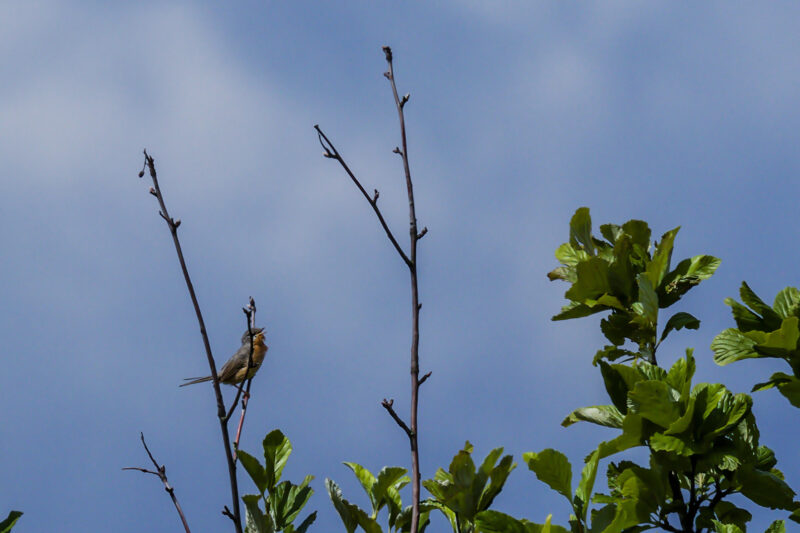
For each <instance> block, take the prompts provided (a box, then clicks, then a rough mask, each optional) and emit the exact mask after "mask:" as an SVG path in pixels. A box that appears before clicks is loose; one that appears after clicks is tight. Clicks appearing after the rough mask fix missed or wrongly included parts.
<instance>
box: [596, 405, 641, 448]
mask: <svg viewBox="0 0 800 533" xmlns="http://www.w3.org/2000/svg"><path fill="white" fill-rule="evenodd" d="M643 440H644V419H643V418H642V417H641V416H639V415H638V414H635V413H628V414H627V415H625V419H624V420H623V421H622V435H620V436H618V437H617V438H615V439H612V440H610V441H606V442H601V443H600V445H599V446H598V447H597V453H598V456H599V459H605V458H606V457H608V456H610V455H614V454H615V453H619V452H621V451H625V450H627V449H629V448H633V447H635V446H641V445H642V444H643Z"/></svg>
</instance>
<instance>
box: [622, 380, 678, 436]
mask: <svg viewBox="0 0 800 533" xmlns="http://www.w3.org/2000/svg"><path fill="white" fill-rule="evenodd" d="M628 409H629V410H631V411H633V412H634V413H637V414H638V415H640V416H641V417H642V418H645V419H647V420H649V421H651V422H653V423H655V424H658V425H659V426H661V427H662V428H668V427H669V426H670V424H672V423H673V422H674V421H675V420H677V419H678V418H679V417H680V410H679V407H678V404H677V402H675V401H674V400H673V396H672V393H671V392H670V387H669V385H667V384H666V383H664V382H663V381H650V380H648V381H640V382H638V383H637V384H636V386H635V387H634V388H633V390H632V391H630V392H629V393H628Z"/></svg>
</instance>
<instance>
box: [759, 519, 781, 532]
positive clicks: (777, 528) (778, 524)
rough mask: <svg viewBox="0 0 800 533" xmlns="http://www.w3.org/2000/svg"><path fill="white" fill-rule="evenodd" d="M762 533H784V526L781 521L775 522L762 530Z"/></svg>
mask: <svg viewBox="0 0 800 533" xmlns="http://www.w3.org/2000/svg"><path fill="white" fill-rule="evenodd" d="M764 533H786V524H785V523H784V522H783V520H775V521H774V522H773V523H771V524H770V525H769V527H768V528H767V529H766V530H764Z"/></svg>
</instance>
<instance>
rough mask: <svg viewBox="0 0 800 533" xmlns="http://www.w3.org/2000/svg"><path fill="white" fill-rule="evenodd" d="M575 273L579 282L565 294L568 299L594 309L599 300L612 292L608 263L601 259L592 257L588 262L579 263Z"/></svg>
mask: <svg viewBox="0 0 800 533" xmlns="http://www.w3.org/2000/svg"><path fill="white" fill-rule="evenodd" d="M575 271H576V272H577V275H578V280H577V281H576V282H575V283H574V284H573V285H572V287H570V288H569V290H567V292H566V293H565V294H564V296H566V297H567V299H569V300H573V301H576V302H583V303H585V304H587V305H589V306H590V307H594V303H595V301H596V300H597V299H598V298H600V297H601V296H602V295H604V294H606V293H608V292H611V285H610V284H609V281H608V263H607V262H605V261H604V260H602V259H600V258H599V257H591V258H589V259H588V260H587V261H583V262H582V263H578V265H577V266H576V267H575Z"/></svg>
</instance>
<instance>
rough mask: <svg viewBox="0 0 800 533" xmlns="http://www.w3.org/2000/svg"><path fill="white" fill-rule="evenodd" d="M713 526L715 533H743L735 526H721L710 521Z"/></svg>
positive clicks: (717, 522) (716, 521)
mask: <svg viewBox="0 0 800 533" xmlns="http://www.w3.org/2000/svg"><path fill="white" fill-rule="evenodd" d="M711 522H712V523H713V524H714V531H715V532H716V533H744V532H743V531H742V530H741V529H740V528H739V526H737V525H735V524H723V523H722V522H720V521H718V520H712V521H711Z"/></svg>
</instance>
